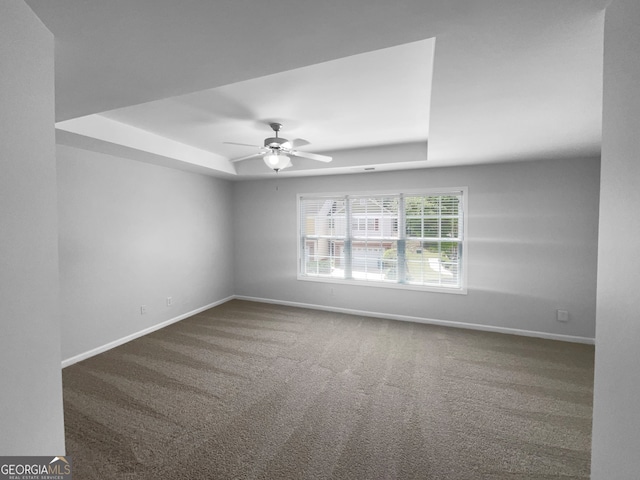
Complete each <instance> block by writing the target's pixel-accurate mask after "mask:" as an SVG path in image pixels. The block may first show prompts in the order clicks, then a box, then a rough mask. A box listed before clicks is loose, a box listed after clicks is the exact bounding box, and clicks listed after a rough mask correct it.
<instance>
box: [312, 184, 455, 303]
mask: <svg viewBox="0 0 640 480" xmlns="http://www.w3.org/2000/svg"><path fill="white" fill-rule="evenodd" d="M464 194H465V189H455V190H453V189H452V190H451V191H438V192H431V193H430V192H421V193H418V194H416V193H395V194H381V195H376V194H374V195H332V196H318V195H301V196H299V213H300V223H299V224H300V259H299V277H300V278H302V279H319V280H325V281H350V282H377V283H378V284H386V285H394V286H402V285H406V286H414V287H429V288H437V289H447V290H457V291H461V290H462V289H463V288H464V285H463V281H462V279H463V276H462V272H463V268H462V267H463V253H464V252H463V250H464V248H463V246H464V235H463V233H464V232H463V225H464V221H463V220H464V208H463V207H464V200H465V198H464Z"/></svg>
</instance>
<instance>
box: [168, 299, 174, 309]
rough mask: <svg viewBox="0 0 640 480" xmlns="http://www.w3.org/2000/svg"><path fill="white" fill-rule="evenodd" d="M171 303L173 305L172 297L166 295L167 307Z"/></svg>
mask: <svg viewBox="0 0 640 480" xmlns="http://www.w3.org/2000/svg"><path fill="white" fill-rule="evenodd" d="M171 305H173V298H172V297H167V307H170V306H171Z"/></svg>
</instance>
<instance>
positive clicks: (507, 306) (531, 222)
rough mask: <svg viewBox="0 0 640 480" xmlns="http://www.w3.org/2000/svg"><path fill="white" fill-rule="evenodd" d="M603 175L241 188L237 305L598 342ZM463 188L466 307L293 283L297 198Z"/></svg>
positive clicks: (548, 169)
mask: <svg viewBox="0 0 640 480" xmlns="http://www.w3.org/2000/svg"><path fill="white" fill-rule="evenodd" d="M599 175H600V162H599V159H584V160H562V161H541V162H524V163H514V164H501V165H484V166H468V167H456V168H439V169H423V170H411V171H404V172H388V173H383V172H380V173H369V174H354V175H342V176H326V177H313V178H289V179H287V178H280V179H274V180H259V181H246V182H240V183H237V184H235V187H234V191H233V198H234V202H233V206H234V215H233V218H234V221H235V225H234V232H235V255H236V257H235V265H236V284H235V293H236V294H237V295H242V296H248V297H258V298H263V299H270V300H277V301H286V302H299V303H306V304H314V305H323V306H329V307H334V308H345V309H354V310H361V311H369V312H376V313H383V314H394V315H402V316H410V317H419V318H426V319H437V320H446V321H452V322H466V323H473V324H477V325H490V326H496V327H502V328H513V329H521V330H529V331H535V332H546V333H552V334H559V335H571V336H578V337H588V338H593V337H594V334H595V307H596V306H595V298H596V255H597V232H598V202H599ZM458 186H467V187H468V188H469V203H468V209H469V212H468V219H469V220H468V241H469V243H468V249H467V252H468V259H469V263H468V287H469V288H468V294H467V295H452V294H446V293H429V292H416V291H404V290H398V289H389V288H375V287H361V286H353V285H335V284H326V283H318V282H308V281H298V280H297V279H296V265H297V263H296V262H297V256H296V250H297V232H296V195H297V194H298V193H316V192H355V191H374V190H402V189H415V188H421V187H425V188H426V187H458ZM332 289H333V294H332V293H331V290H332ZM556 309H566V310H568V311H569V314H570V321H569V322H568V323H559V322H557V321H556V319H555V318H556V314H555V311H556Z"/></svg>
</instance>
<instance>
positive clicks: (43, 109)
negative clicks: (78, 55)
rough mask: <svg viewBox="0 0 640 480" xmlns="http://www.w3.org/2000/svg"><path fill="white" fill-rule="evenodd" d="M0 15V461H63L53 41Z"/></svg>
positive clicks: (35, 27) (15, 10)
mask: <svg viewBox="0 0 640 480" xmlns="http://www.w3.org/2000/svg"><path fill="white" fill-rule="evenodd" d="M1 11H2V12H1V14H0V65H1V66H2V67H1V68H0V86H1V87H0V325H1V331H2V333H1V334H0V385H1V387H0V455H63V454H64V451H65V447H64V427H63V415H62V379H61V375H60V324H59V315H58V255H57V248H58V233H57V212H56V173H55V151H54V130H53V122H54V93H53V71H54V70H53V36H52V35H51V33H50V32H49V31H48V30H47V29H46V28H45V27H44V26H43V25H42V23H40V20H39V19H38V18H37V17H36V16H35V15H34V14H33V12H32V11H31V9H30V8H29V7H28V6H27V5H26V4H25V3H24V2H22V0H3V1H2V7H1Z"/></svg>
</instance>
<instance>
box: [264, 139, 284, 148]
mask: <svg viewBox="0 0 640 480" xmlns="http://www.w3.org/2000/svg"><path fill="white" fill-rule="evenodd" d="M285 143H289V140H287V139H286V138H281V137H269V138H265V139H264V146H265V147H267V148H272V149H276V150H279V149H281V148H282V147H284V146H285Z"/></svg>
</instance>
